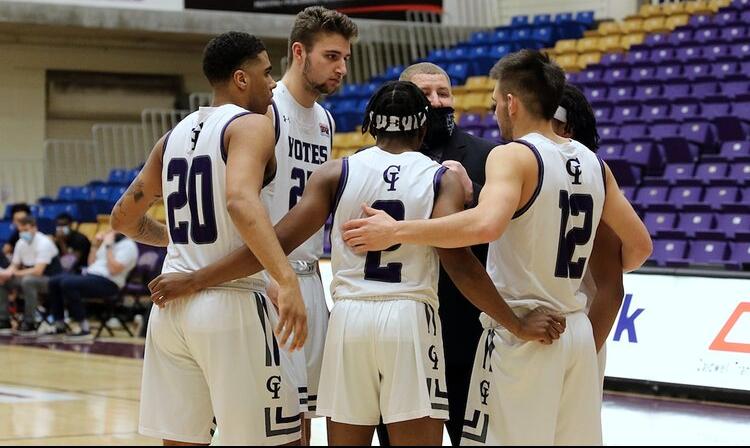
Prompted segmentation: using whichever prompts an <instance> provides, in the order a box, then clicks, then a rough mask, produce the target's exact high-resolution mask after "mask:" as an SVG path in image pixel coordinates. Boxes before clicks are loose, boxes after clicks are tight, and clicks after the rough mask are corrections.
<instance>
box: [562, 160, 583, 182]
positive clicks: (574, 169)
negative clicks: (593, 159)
mask: <svg viewBox="0 0 750 448" xmlns="http://www.w3.org/2000/svg"><path fill="white" fill-rule="evenodd" d="M565 169H566V170H567V171H568V174H570V175H571V176H572V177H573V185H581V180H580V177H581V162H580V161H579V160H578V158H577V157H576V158H575V159H568V162H567V163H566V164H565Z"/></svg>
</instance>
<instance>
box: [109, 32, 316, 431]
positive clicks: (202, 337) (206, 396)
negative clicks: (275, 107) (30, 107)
mask: <svg viewBox="0 0 750 448" xmlns="http://www.w3.org/2000/svg"><path fill="white" fill-rule="evenodd" d="M203 71H204V74H205V75H206V78H208V80H209V82H210V83H211V86H212V88H213V97H214V99H213V104H212V106H211V107H202V108H201V109H200V110H199V111H197V112H194V113H192V114H190V115H189V116H188V117H187V118H185V119H184V120H182V121H181V122H180V123H179V124H177V126H176V127H175V128H174V129H173V130H172V131H171V132H170V133H168V134H167V135H165V136H164V137H162V138H161V139H160V140H159V141H158V142H157V143H156V145H155V146H154V149H153V150H152V152H151V155H150V157H149V159H148V161H147V162H146V165H145V166H144V168H143V170H142V171H141V173H140V174H139V175H138V177H137V178H136V180H135V181H134V182H133V184H132V185H131V186H130V188H129V190H128V192H127V193H126V194H125V195H124V196H123V198H122V199H120V201H119V202H118V203H117V205H116V206H115V209H114V210H113V213H112V227H113V228H114V229H115V230H118V231H120V232H122V233H124V234H126V235H128V236H130V237H132V238H133V239H136V240H137V241H140V242H142V243H145V244H150V245H155V246H167V247H168V251H167V258H166V260H165V262H164V268H163V271H164V272H191V271H195V270H197V269H200V268H201V267H202V266H206V265H208V264H210V263H212V262H213V261H215V260H217V259H220V258H222V257H223V256H224V255H226V254H228V253H230V252H231V251H233V250H235V249H237V248H238V247H248V248H249V249H250V250H252V251H253V252H254V253H255V254H257V256H258V258H259V259H260V260H261V262H262V263H263V265H264V267H265V268H266V269H267V270H268V272H270V274H271V275H272V276H273V277H274V278H277V279H278V280H279V297H278V302H279V309H280V320H279V325H278V326H277V328H276V331H277V333H278V334H279V336H280V342H281V344H282V345H284V344H286V342H287V340H288V338H289V336H290V334H292V333H293V335H294V336H293V340H291V343H290V348H291V349H292V350H294V349H299V348H301V347H302V346H303V344H304V342H305V337H306V322H305V309H304V302H303V301H302V297H301V294H300V291H299V284H298V282H297V276H296V275H295V274H294V272H293V271H292V269H291V268H290V266H289V264H288V263H287V260H286V257H285V256H284V253H283V251H282V249H281V247H280V245H279V243H278V240H277V239H276V237H275V235H274V234H273V228H272V226H271V221H270V220H269V218H268V215H267V214H266V213H265V210H264V208H263V204H262V202H261V199H260V190H261V187H262V186H263V184H264V183H265V181H266V180H267V179H269V178H270V177H272V176H273V173H274V171H275V169H276V166H275V160H274V155H273V146H274V145H273V142H274V130H273V126H272V124H271V122H270V120H268V118H267V117H265V116H264V115H263V114H264V113H265V112H266V110H267V109H268V107H269V105H270V104H271V90H272V89H273V87H274V86H275V82H274V81H273V79H272V78H271V64H270V62H269V59H268V54H267V53H266V51H265V47H264V45H263V43H262V42H261V41H260V40H258V39H257V38H255V37H254V36H251V35H249V34H246V33H237V32H230V33H226V34H222V35H221V36H218V37H216V38H214V39H212V40H211V42H209V44H208V46H207V47H206V49H205V51H204V55H203ZM162 196H163V197H164V205H165V207H166V210H167V217H168V224H167V226H164V225H162V224H159V223H157V222H155V221H153V220H152V219H150V218H149V217H148V216H146V212H147V210H148V209H149V207H150V206H151V205H152V204H153V203H154V202H156V201H158V200H160V199H161V198H162ZM263 288H264V284H263V281H262V279H261V278H246V279H242V280H239V281H236V282H230V283H224V284H220V285H216V287H215V288H211V289H208V290H206V291H203V292H201V293H198V294H195V295H193V296H192V297H190V298H189V300H185V301H182V302H179V303H175V304H172V305H171V306H169V307H165V308H158V307H153V308H152V311H151V317H150V319H149V329H148V335H147V339H146V355H145V360H144V367H143V386H142V389H141V411H140V426H139V431H140V433H141V434H144V435H147V436H151V437H159V438H161V439H163V440H164V443H165V444H175V443H180V444H208V443H209V442H210V440H211V438H210V434H209V431H210V429H211V426H212V417H213V416H216V419H217V421H218V424H219V425H220V426H221V427H222V431H223V435H222V436H223V441H224V442H225V443H230V444H247V445H279V444H289V443H298V441H299V439H300V426H301V425H300V420H299V413H298V409H299V406H298V403H297V396H296V391H295V390H294V388H293V386H291V385H290V384H288V380H287V379H285V378H284V377H283V376H282V375H281V370H280V367H279V359H278V358H279V355H278V351H279V349H278V344H277V343H276V339H275V338H274V336H273V333H272V328H271V327H270V326H269V325H268V324H267V321H268V316H267V313H266V305H265V299H264V297H263Z"/></svg>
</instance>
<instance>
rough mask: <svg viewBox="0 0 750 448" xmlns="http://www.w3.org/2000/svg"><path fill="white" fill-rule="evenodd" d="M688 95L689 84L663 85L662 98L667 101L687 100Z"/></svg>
mask: <svg viewBox="0 0 750 448" xmlns="http://www.w3.org/2000/svg"><path fill="white" fill-rule="evenodd" d="M689 93H690V84H688V83H684V82H683V83H667V84H664V97H665V98H669V99H672V100H673V99H675V98H687V97H688V96H689Z"/></svg>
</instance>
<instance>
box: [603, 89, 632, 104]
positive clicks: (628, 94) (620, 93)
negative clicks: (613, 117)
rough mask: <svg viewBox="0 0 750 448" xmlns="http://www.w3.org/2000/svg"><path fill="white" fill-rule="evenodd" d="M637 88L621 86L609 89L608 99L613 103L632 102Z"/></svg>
mask: <svg viewBox="0 0 750 448" xmlns="http://www.w3.org/2000/svg"><path fill="white" fill-rule="evenodd" d="M634 91H635V87H633V86H619V87H613V88H611V89H609V95H608V96H607V99H608V100H609V101H612V102H618V101H624V100H630V99H632V98H633V92H634Z"/></svg>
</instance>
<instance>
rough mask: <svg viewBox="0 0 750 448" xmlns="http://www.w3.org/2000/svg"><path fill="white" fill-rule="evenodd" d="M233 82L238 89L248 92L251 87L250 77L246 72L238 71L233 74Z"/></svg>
mask: <svg viewBox="0 0 750 448" xmlns="http://www.w3.org/2000/svg"><path fill="white" fill-rule="evenodd" d="M232 82H234V85H235V86H237V88H238V89H240V90H247V88H248V87H249V86H250V77H249V76H248V75H247V73H246V72H245V71H244V70H242V69H238V70H235V71H234V73H233V74H232Z"/></svg>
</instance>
